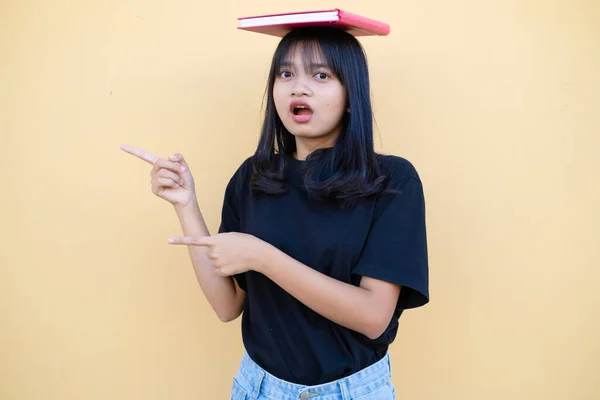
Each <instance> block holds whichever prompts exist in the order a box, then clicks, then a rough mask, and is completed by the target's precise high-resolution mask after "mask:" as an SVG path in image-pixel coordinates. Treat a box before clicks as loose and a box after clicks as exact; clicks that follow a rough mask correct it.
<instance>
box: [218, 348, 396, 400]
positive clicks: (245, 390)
mask: <svg viewBox="0 0 600 400" xmlns="http://www.w3.org/2000/svg"><path fill="white" fill-rule="evenodd" d="M395 398H396V390H395V389H394V385H393V384H392V379H391V366H390V356H389V354H386V356H385V357H384V358H382V359H381V360H379V361H378V362H376V363H375V364H373V365H370V366H369V367H367V368H364V369H363V370H361V371H358V372H356V373H354V374H352V375H350V376H347V377H345V378H342V379H339V380H336V381H333V382H328V383H324V384H321V385H315V386H305V385H297V384H295V383H291V382H287V381H284V380H281V379H279V378H276V377H275V376H273V375H271V374H269V373H268V372H266V371H265V370H264V369H262V368H261V367H259V366H258V365H257V364H256V363H255V362H254V361H252V360H251V359H250V357H249V356H248V353H244V356H243V358H242V361H241V363H240V367H239V369H238V372H237V375H236V376H235V378H234V379H233V385H232V387H231V397H230V400H393V399H395Z"/></svg>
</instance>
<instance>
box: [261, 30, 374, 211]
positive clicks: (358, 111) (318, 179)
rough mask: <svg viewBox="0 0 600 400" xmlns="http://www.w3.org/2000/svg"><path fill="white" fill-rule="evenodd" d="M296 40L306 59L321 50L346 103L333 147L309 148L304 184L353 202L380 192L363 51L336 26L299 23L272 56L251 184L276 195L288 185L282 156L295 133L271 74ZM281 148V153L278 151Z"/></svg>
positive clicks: (291, 145)
mask: <svg viewBox="0 0 600 400" xmlns="http://www.w3.org/2000/svg"><path fill="white" fill-rule="evenodd" d="M297 46H300V49H301V53H302V58H303V60H304V62H305V63H306V65H309V64H310V62H311V61H314V60H315V56H319V55H320V56H321V57H322V61H324V62H326V63H327V65H328V66H329V68H330V69H331V71H332V72H333V74H334V75H335V76H336V77H337V78H338V79H339V80H340V83H341V84H342V86H344V88H345V89H346V96H347V98H346V107H347V108H349V112H347V113H345V114H344V117H343V119H342V126H341V131H340V135H339V137H338V139H337V141H336V143H335V145H334V146H333V147H331V148H325V149H319V150H316V151H314V152H312V153H311V154H310V155H309V156H308V157H307V159H306V163H305V166H306V169H305V171H304V185H305V187H306V189H307V190H308V192H309V194H311V195H313V196H315V197H318V198H327V199H332V200H337V201H339V202H341V205H342V206H344V207H345V206H352V205H353V204H355V203H356V201H357V200H359V199H360V198H363V197H366V196H370V195H373V194H376V193H379V192H380V191H381V190H382V189H383V186H384V184H383V182H384V180H385V177H384V176H383V175H382V173H381V171H380V168H379V166H378V163H377V158H376V154H375V151H374V148H373V115H372V107H371V99H370V96H371V93H370V83H369V71H368V67H367V60H366V56H365V52H364V49H363V47H362V46H361V44H360V43H359V42H358V40H356V38H355V37H354V36H352V35H351V34H349V33H347V32H345V31H343V30H341V29H337V28H328V27H310V28H308V27H307V28H298V29H294V30H292V31H290V33H288V34H287V35H286V36H284V37H283V38H282V39H281V41H280V42H279V45H278V46H277V49H276V50H275V53H274V55H273V59H272V62H271V69H270V72H269V78H268V83H267V88H266V92H265V95H266V100H267V102H266V109H265V118H264V122H263V126H262V132H261V137H260V140H259V143H258V147H257V149H256V152H255V154H254V156H253V157H252V161H253V176H252V179H251V185H252V187H253V189H254V190H256V191H258V192H262V193H266V194H271V195H276V194H282V193H285V192H286V191H287V184H286V181H285V179H284V169H285V165H286V156H287V157H293V154H294V153H295V152H296V141H295V138H294V136H293V135H292V134H291V133H290V132H289V131H288V130H287V129H286V128H285V126H284V125H283V122H282V121H281V119H280V118H279V115H278V114H277V110H276V108H275V102H274V99H273V87H274V84H275V79H276V78H277V75H278V74H279V72H280V67H281V65H282V63H283V62H285V61H287V60H288V59H289V57H291V54H293V52H294V50H295V49H296V47H297ZM277 153H279V156H278V155H277Z"/></svg>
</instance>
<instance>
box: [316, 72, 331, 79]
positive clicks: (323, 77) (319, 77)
mask: <svg viewBox="0 0 600 400" xmlns="http://www.w3.org/2000/svg"><path fill="white" fill-rule="evenodd" d="M315 76H316V77H317V79H319V80H325V79H327V78H329V75H327V74H326V73H324V72H319V73H318V74H317V75H315Z"/></svg>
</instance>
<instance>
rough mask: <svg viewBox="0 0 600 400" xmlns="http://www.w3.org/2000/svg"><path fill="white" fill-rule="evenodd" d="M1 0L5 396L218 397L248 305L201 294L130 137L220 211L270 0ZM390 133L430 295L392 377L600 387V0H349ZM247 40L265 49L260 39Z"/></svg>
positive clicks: (581, 392) (533, 390)
mask: <svg viewBox="0 0 600 400" xmlns="http://www.w3.org/2000/svg"><path fill="white" fill-rule="evenodd" d="M203 3H204V2H201V1H179V0H172V1H169V2H166V1H141V0H138V1H134V0H130V1H118V2H106V1H70V2H67V1H53V2H50V1H47V2H41V1H38V2H34V1H31V0H12V1H11V0H4V1H3V2H2V3H0V15H1V18H2V22H1V24H0V134H1V135H0V145H1V146H2V147H1V148H2V156H1V157H0V160H1V161H0V162H1V163H2V165H1V166H2V180H1V184H0V187H1V201H2V203H1V204H2V207H1V208H0V218H1V219H0V221H1V227H2V228H1V230H0V232H1V235H2V236H1V237H0V239H1V240H0V399H7V400H8V399H10V400H13V399H14V400H17V399H18V400H21V399H27V400H30V399H31V400H34V399H35V400H38V399H39V400H54V399H56V400H58V399H60V400H67V399H77V400H80V399H85V400H96V399H98V400H99V399H103V400H104V399H127V400H129V399H144V400H154V399H157V400H158V399H161V400H164V399H181V400H183V399H190V400H191V399H225V398H228V397H227V395H228V391H229V385H230V383H231V378H232V376H233V374H234V373H235V370H236V368H237V363H238V360H239V357H240V355H241V351H242V345H241V339H240V333H239V320H237V321H235V322H233V323H231V324H221V323H220V322H218V320H217V318H216V317H215V316H214V315H213V314H212V312H211V310H210V308H209V306H208V304H207V303H206V301H205V300H204V298H203V297H202V294H201V292H200V290H199V287H198V285H197V283H196V281H195V277H194V274H193V271H192V268H191V266H190V263H189V261H188V256H187V251H186V250H185V248H180V247H176V248H173V247H169V245H167V243H166V240H167V238H168V237H169V236H171V235H176V234H179V233H180V231H179V226H178V223H177V221H176V219H175V215H174V213H173V211H172V209H171V207H170V206H169V205H167V204H166V203H165V202H163V201H161V200H159V199H158V198H156V197H154V196H153V195H152V194H151V193H150V187H149V182H150V179H149V168H148V166H147V165H145V164H144V163H142V162H141V161H137V160H135V159H133V158H132V157H131V156H128V155H126V154H125V153H123V152H121V151H120V150H119V145H120V144H121V143H127V144H131V145H136V146H141V147H144V148H146V149H148V150H150V151H153V152H155V153H157V154H159V155H168V154H171V153H173V152H176V151H181V152H183V154H184V155H185V156H187V158H188V159H189V162H190V164H191V166H192V171H193V172H194V175H195V178H196V181H197V185H198V195H199V199H200V203H201V207H202V209H203V211H204V213H205V216H206V219H207V222H208V224H209V226H210V227H211V229H212V230H213V231H215V230H216V228H217V226H218V223H219V211H220V205H221V199H222V193H223V190H224V187H225V184H226V182H227V180H228V179H229V177H230V175H231V174H232V172H233V171H234V170H235V168H236V167H237V166H238V165H239V163H240V162H241V161H242V160H243V159H244V158H245V157H246V156H247V155H249V154H251V153H252V152H253V149H254V146H255V143H256V140H257V137H258V128H259V123H260V102H261V96H262V93H263V90H264V81H265V78H266V75H267V68H268V65H269V59H270V56H271V53H272V51H273V49H274V48H275V45H276V39H274V38H270V37H266V36H262V35H257V34H252V33H246V32H239V31H236V29H235V28H236V26H237V22H236V20H235V18H236V17H238V16H244V15H251V14H255V13H263V12H277V11H288V10H290V8H288V7H286V6H285V3H282V2H280V1H275V0H260V1H258V2H254V1H237V2H219V1H217V2H210V5H203ZM330 6H339V7H342V8H347V9H348V10H350V11H354V12H358V13H364V14H367V15H369V16H372V17H373V18H379V19H383V20H385V21H387V22H389V23H390V24H391V26H392V33H391V35H390V36H388V37H386V38H367V39H364V40H363V41H362V42H363V43H364V45H365V47H366V49H367V51H368V55H369V60H370V63H371V64H370V65H371V71H372V83H373V94H374V106H375V110H376V118H377V124H378V128H379V130H378V132H377V145H378V148H379V149H380V150H382V151H384V152H387V153H395V154H399V155H402V156H404V157H406V158H408V159H409V160H411V161H412V162H413V163H414V164H415V165H416V166H417V168H418V170H419V172H420V173H421V175H422V178H423V181H424V183H425V188H426V196H427V204H428V227H429V240H430V242H429V243H430V257H431V293H432V302H431V304H430V305H428V306H427V307H425V308H423V309H420V310H417V311H411V312H407V313H406V314H405V316H404V317H403V319H402V322H401V325H400V326H401V329H400V333H399V336H398V340H397V341H396V343H395V344H394V345H393V346H392V349H391V353H392V356H393V368H394V383H395V384H396V386H397V388H398V393H399V398H400V399H415V400H417V399H418V400H438V399H444V400H450V399H456V400H459V399H460V400H481V399H485V400H495V399H498V400H499V399H502V400H504V399H524V400H525V399H526V400H534V399H535V400H538V399H539V400H542V399H543V400H559V399H561V400H563V399H565V400H591V399H598V398H600V378H599V377H600V370H599V369H600V344H599V343H600V340H599V338H600V322H599V321H600V318H599V313H598V308H599V307H600V272H599V267H600V250H599V248H600V230H599V226H600V224H599V222H600V220H599V212H598V207H599V205H600V189H599V187H600V155H599V154H600V117H599V115H600V114H599V111H598V110H599V109H600V101H599V94H598V93H600V73H599V71H600V56H599V53H600V51H599V50H600V45H599V41H600V28H599V26H600V13H599V6H598V3H597V2H596V1H593V0H589V1H584V0H581V1H562V2H559V1H533V0H530V1H523V0H506V1H491V0H487V1H482V0H470V1H468V0H462V1H445V0H437V1H400V2H397V1H391V0H390V1H379V2H365V1H362V0H353V1H341V2H338V3H334V2H330V1H327V2H325V3H323V2H321V1H316V0H308V1H305V2H302V3H301V4H300V3H297V4H296V3H294V5H293V6H290V7H295V8H292V9H303V8H327V7H330ZM252 55H254V57H255V58H254V59H252V60H251V59H250V57H251V56H252Z"/></svg>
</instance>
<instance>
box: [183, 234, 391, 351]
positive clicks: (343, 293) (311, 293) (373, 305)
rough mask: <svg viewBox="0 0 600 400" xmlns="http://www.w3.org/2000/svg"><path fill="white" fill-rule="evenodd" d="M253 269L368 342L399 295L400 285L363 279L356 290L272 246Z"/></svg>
mask: <svg viewBox="0 0 600 400" xmlns="http://www.w3.org/2000/svg"><path fill="white" fill-rule="evenodd" d="M191 247H196V246H191ZM265 250H266V249H265ZM256 270H257V272H260V273H262V274H264V275H266V276H267V277H268V278H269V279H271V280H272V281H273V282H275V283H276V284H277V285H279V286H280V287H281V288H282V289H284V290H285V291H287V292H288V293H289V294H291V295H292V296H294V297H295V298H296V299H298V300H299V301H301V302H302V303H304V304H305V305H306V306H307V307H309V308H310V309H312V310H313V311H315V312H317V313H319V314H321V315H322V316H324V317H325V318H328V319H329V320H331V321H333V322H335V323H337V324H339V325H342V326H345V327H347V328H349V329H352V330H355V331H357V332H360V333H362V334H363V335H365V336H367V337H368V338H370V339H375V338H378V337H379V336H381V334H382V333H383V332H384V331H385V329H386V328H387V327H388V325H389V322H390V320H391V318H392V315H393V313H394V309H395V307H396V303H397V301H398V296H399V294H400V286H399V285H395V284H392V283H388V282H385V281H381V280H378V279H372V278H368V277H363V278H362V279H361V283H360V286H359V287H356V286H354V285H351V284H348V283H344V282H341V281H339V280H337V279H334V278H331V277H329V276H327V275H324V274H322V273H320V272H318V271H316V270H314V269H312V268H310V267H308V266H306V265H304V264H302V263H301V262H299V261H297V260H295V259H293V258H292V257H290V256H288V255H287V254H285V253H283V252H282V251H280V250H279V249H277V248H275V247H273V246H269V247H268V250H267V251H264V252H263V257H261V262H259V263H257V268H256Z"/></svg>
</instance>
